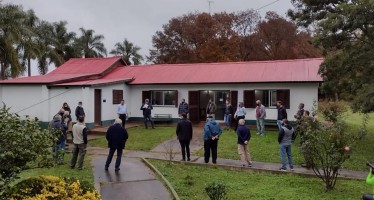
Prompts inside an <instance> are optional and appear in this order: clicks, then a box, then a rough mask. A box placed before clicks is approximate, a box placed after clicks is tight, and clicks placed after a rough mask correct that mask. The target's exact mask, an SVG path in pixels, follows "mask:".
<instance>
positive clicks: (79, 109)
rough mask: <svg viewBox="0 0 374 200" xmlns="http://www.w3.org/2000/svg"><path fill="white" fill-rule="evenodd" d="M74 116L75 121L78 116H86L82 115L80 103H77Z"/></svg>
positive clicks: (82, 110)
mask: <svg viewBox="0 0 374 200" xmlns="http://www.w3.org/2000/svg"><path fill="white" fill-rule="evenodd" d="M75 116H76V117H77V121H78V119H79V117H80V116H83V118H84V117H86V114H85V113H84V109H83V105H82V102H81V101H80V102H78V106H77V108H75Z"/></svg>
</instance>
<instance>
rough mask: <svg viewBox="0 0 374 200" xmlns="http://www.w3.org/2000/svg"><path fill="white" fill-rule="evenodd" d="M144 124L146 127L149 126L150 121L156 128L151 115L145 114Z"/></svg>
mask: <svg viewBox="0 0 374 200" xmlns="http://www.w3.org/2000/svg"><path fill="white" fill-rule="evenodd" d="M143 117H144V126H145V128H148V121H150V122H151V125H152V128H155V124H154V123H153V120H152V117H151V115H144V116H143Z"/></svg>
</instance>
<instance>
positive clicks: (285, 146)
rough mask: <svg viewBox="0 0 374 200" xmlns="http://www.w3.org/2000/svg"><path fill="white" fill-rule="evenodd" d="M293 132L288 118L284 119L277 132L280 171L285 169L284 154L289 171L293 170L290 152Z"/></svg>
mask: <svg viewBox="0 0 374 200" xmlns="http://www.w3.org/2000/svg"><path fill="white" fill-rule="evenodd" d="M293 134H294V129H293V128H292V126H290V125H289V124H288V120H287V119H284V120H283V126H282V128H281V130H279V134H278V143H279V149H280V157H281V161H282V167H281V168H280V170H281V171H286V170H287V165H286V155H287V158H288V164H289V166H290V169H291V171H293V170H294V169H293V161H292V152H291V146H292V145H291V144H292V138H293Z"/></svg>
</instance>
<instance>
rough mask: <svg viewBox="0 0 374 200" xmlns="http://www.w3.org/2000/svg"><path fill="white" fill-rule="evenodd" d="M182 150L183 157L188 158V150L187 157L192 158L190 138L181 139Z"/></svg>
mask: <svg viewBox="0 0 374 200" xmlns="http://www.w3.org/2000/svg"><path fill="white" fill-rule="evenodd" d="M179 143H180V145H181V150H182V158H183V160H186V152H187V159H188V160H190V141H189V140H179Z"/></svg>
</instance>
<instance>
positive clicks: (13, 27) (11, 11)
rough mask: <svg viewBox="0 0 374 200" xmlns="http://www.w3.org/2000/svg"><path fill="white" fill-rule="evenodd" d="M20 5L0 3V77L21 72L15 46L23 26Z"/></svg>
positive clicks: (22, 14)
mask: <svg viewBox="0 0 374 200" xmlns="http://www.w3.org/2000/svg"><path fill="white" fill-rule="evenodd" d="M24 19H25V12H24V11H23V10H22V7H21V6H16V5H2V4H0V77H1V79H2V80H4V79H6V78H8V77H10V76H11V77H17V76H19V75H20V74H21V72H22V66H21V63H20V61H19V55H18V51H17V49H16V47H17V46H18V45H19V44H20V41H21V38H22V33H23V32H24V29H25V26H24V25H23V21H24Z"/></svg>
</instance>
